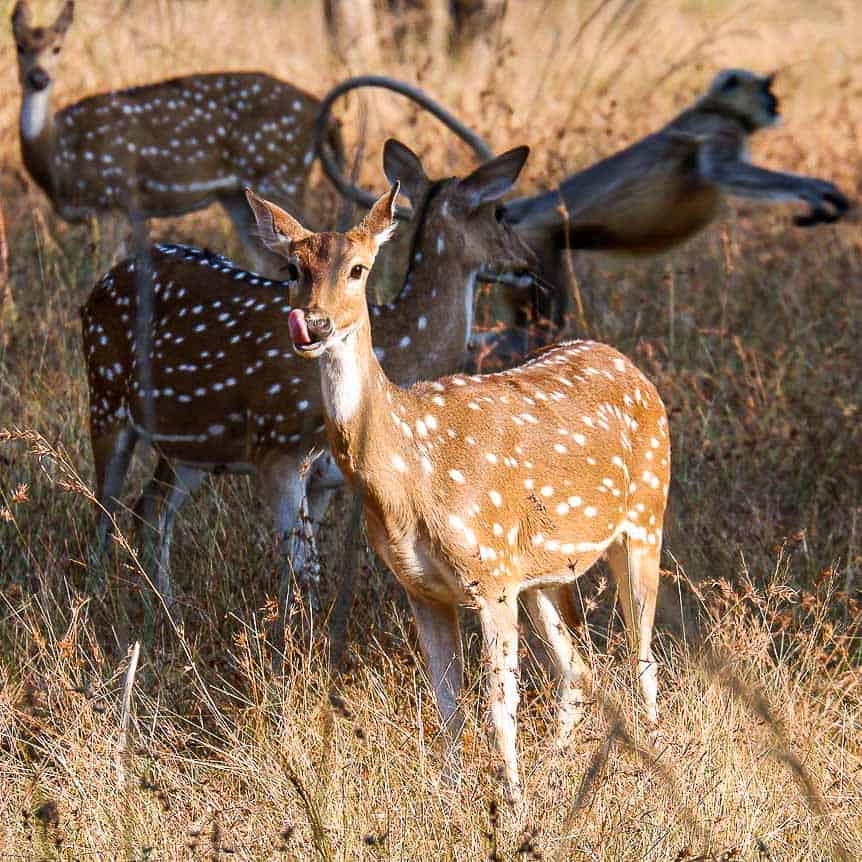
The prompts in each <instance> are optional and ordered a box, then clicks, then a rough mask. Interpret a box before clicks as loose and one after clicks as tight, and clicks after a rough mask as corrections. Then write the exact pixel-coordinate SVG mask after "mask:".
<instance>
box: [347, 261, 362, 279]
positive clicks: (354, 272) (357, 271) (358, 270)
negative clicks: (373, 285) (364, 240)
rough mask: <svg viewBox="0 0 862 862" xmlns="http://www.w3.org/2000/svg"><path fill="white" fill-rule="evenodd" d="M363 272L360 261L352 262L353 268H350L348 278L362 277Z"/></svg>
mask: <svg viewBox="0 0 862 862" xmlns="http://www.w3.org/2000/svg"><path fill="white" fill-rule="evenodd" d="M363 272H365V267H364V266H363V265H362V264H361V263H357V264H354V266H353V268H352V269H351V270H350V278H351V279H353V280H356V279H357V278H362V273H363Z"/></svg>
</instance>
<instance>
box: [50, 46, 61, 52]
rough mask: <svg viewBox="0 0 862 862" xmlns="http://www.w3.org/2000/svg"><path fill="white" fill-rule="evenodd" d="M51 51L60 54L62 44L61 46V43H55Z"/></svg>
mask: <svg viewBox="0 0 862 862" xmlns="http://www.w3.org/2000/svg"><path fill="white" fill-rule="evenodd" d="M51 53H52V54H59V53H60V46H59V45H55V46H54V47H53V48H52V49H51Z"/></svg>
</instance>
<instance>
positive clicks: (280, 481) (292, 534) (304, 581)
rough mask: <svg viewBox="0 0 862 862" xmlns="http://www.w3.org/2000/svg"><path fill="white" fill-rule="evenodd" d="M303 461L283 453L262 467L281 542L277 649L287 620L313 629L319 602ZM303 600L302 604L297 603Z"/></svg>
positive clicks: (297, 629) (296, 628) (294, 625)
mask: <svg viewBox="0 0 862 862" xmlns="http://www.w3.org/2000/svg"><path fill="white" fill-rule="evenodd" d="M300 463H301V459H299V458H296V457H294V456H288V455H283V454H279V455H274V456H270V457H269V458H267V459H266V461H265V462H264V463H263V464H261V465H260V466H259V467H258V473H259V475H260V478H261V485H262V489H263V493H264V496H265V497H266V499H267V502H268V503H269V505H270V508H271V509H272V513H273V519H274V521H275V531H276V535H277V537H278V544H279V557H280V561H279V562H280V569H281V576H280V582H279V590H278V612H279V624H278V631H277V632H276V646H277V649H278V648H280V647H281V645H282V638H283V632H284V629H283V626H284V624H285V622H289V624H290V626H291V629H292V630H293V631H294V632H295V633H296V634H297V635H302V634H303V632H304V631H305V632H307V633H310V631H311V628H310V623H311V618H312V617H313V616H314V615H315V614H316V612H317V610H318V606H319V596H318V594H317V589H318V579H319V577H318V576H319V572H318V569H317V565H316V564H317V560H316V553H315V547H314V537H313V534H312V533H311V521H310V518H309V514H308V502H307V500H306V498H305V482H304V480H303V478H302V477H301V476H300ZM300 603H301V607H296V605H297V604H300Z"/></svg>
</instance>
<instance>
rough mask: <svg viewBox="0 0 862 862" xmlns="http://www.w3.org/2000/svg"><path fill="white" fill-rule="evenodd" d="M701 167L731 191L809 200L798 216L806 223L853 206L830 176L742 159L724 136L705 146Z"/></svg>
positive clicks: (832, 216) (705, 175)
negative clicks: (773, 167)
mask: <svg viewBox="0 0 862 862" xmlns="http://www.w3.org/2000/svg"><path fill="white" fill-rule="evenodd" d="M698 167H699V170H700V173H701V176H702V177H703V179H704V180H706V181H707V182H711V183H715V184H716V185H717V186H719V187H720V188H721V189H722V191H724V192H725V193H727V194H730V195H736V196H738V197H744V198H759V199H761V200H773V201H781V200H802V201H805V202H806V203H807V204H809V205H810V207H811V210H810V212H808V213H807V214H806V215H803V216H796V218H795V219H794V222H795V223H796V224H797V225H800V226H802V227H809V226H811V225H815V224H818V223H820V222H834V221H837V220H838V219H839V218H841V216H842V215H844V213H845V212H847V210H848V209H849V207H850V201H849V200H848V199H847V198H846V197H845V196H844V194H842V192H841V191H840V190H839V189H838V187H837V186H835V185H833V184H832V183H830V182H828V181H827V180H821V179H817V178H816V177H804V176H800V175H799V174H791V173H784V172H781V171H771V170H768V169H766V168H759V167H757V166H756V165H752V164H749V163H748V162H745V161H742V160H741V159H740V158H739V155H738V152H737V151H736V148H733V149H731V148H730V147H728V146H727V145H726V143H725V142H724V141H721V140H717V141H712V142H707V143H704V144H703V145H702V146H701V148H700V151H699V153H698Z"/></svg>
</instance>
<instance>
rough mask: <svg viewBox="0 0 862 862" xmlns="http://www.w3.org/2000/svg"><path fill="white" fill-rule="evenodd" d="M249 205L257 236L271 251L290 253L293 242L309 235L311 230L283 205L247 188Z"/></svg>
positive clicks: (246, 193)
mask: <svg viewBox="0 0 862 862" xmlns="http://www.w3.org/2000/svg"><path fill="white" fill-rule="evenodd" d="M245 196H246V199H247V200H248V205H249V206H250V207H251V211H252V212H253V213H254V220H255V223H256V224H257V231H256V233H257V237H258V239H260V241H261V242H262V243H263V244H264V245H265V246H266V247H267V248H268V249H269V250H270V251H280V252H282V253H283V254H288V253H289V251H290V245H291V243H294V242H296V241H297V240H299V239H302V238H303V237H306V236H308V234H309V232H308V231H307V230H306V229H305V228H304V227H303V226H302V225H301V224H300V223H299V222H298V221H297V220H296V219H295V218H294V217H293V216H292V215H289V214H288V213H286V212H285V211H284V210H283V209H282V208H281V207H277V206H276V205H275V204H272V203H270V202H269V201H265V200H264V199H263V198H261V197H258V196H257V195H256V194H255V193H254V192H253V191H252V190H251V189H246V190H245Z"/></svg>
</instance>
